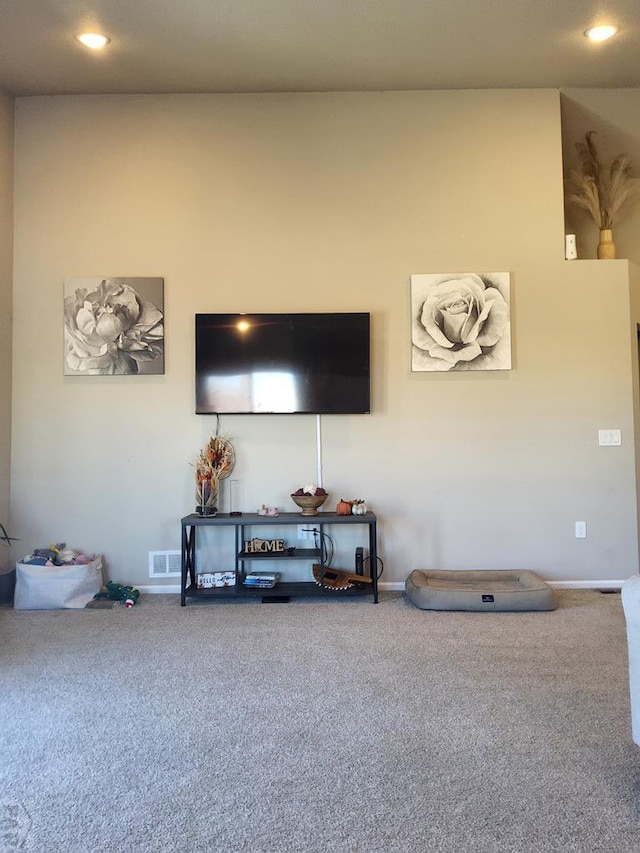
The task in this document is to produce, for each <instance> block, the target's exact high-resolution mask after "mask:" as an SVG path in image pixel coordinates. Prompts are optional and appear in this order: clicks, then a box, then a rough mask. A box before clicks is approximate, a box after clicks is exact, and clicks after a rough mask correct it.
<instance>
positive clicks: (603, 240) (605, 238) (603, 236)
mask: <svg viewBox="0 0 640 853" xmlns="http://www.w3.org/2000/svg"><path fill="white" fill-rule="evenodd" d="M615 256H616V244H615V243H614V242H613V235H612V233H611V229H610V228H603V229H602V230H601V231H600V242H599V243H598V258H600V260H612V259H613V258H615Z"/></svg>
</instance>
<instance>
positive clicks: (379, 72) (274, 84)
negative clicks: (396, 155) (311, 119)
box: [0, 0, 640, 95]
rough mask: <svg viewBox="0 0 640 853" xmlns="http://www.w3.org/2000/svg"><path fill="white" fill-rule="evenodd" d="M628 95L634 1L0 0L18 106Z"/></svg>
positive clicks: (639, 4) (638, 73)
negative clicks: (264, 98)
mask: <svg viewBox="0 0 640 853" xmlns="http://www.w3.org/2000/svg"><path fill="white" fill-rule="evenodd" d="M605 19H606V20H607V21H613V22H614V23H616V24H617V25H618V26H619V27H620V34H619V36H618V37H617V38H615V39H613V40H612V41H610V42H607V43H603V44H593V43H591V42H588V41H587V39H585V38H584V36H583V31H584V29H585V28H586V27H587V26H589V25H592V24H595V23H599V22H602V21H604V20H605ZM95 29H99V30H101V31H103V32H105V33H106V34H108V35H109V36H110V37H111V39H112V42H111V44H110V45H109V46H108V47H107V48H106V49H105V50H104V51H102V52H101V53H95V52H90V51H88V50H87V49H86V48H84V47H82V46H81V45H80V44H79V43H78V42H77V41H75V39H74V35H75V34H76V33H78V32H80V31H83V30H95ZM638 86H640V0H593V1H592V2H591V0H0V89H2V90H4V91H5V92H8V93H12V94H16V95H36V94H79V93H87V94H91V93H146V92H282V91H287V92H301V91H305V92H309V91H332V90H333V91H342V90H363V91H381V90H401V89H478V88H521V87H525V88H539V87H542V88H569V87H616V88H625V87H638Z"/></svg>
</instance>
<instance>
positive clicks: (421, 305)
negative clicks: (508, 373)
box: [411, 272, 511, 371]
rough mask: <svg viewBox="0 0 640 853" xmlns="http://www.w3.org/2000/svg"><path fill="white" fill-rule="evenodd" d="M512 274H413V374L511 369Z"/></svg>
mask: <svg viewBox="0 0 640 853" xmlns="http://www.w3.org/2000/svg"><path fill="white" fill-rule="evenodd" d="M510 284H511V276H510V274H509V273H507V272H493V273H427V274H421V275H412V276H411V369H412V371H461V370H510V369H511V319H510Z"/></svg>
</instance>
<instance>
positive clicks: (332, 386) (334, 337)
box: [196, 313, 370, 415]
mask: <svg viewBox="0 0 640 853" xmlns="http://www.w3.org/2000/svg"><path fill="white" fill-rule="evenodd" d="M369 325H370V324H369V314H368V313H325V314H196V414H199V415H208V414H229V415H231V414H234V415H235V414H247V413H254V414H292V413H294V414H322V415H324V414H368V413H369V411H370V345H369Z"/></svg>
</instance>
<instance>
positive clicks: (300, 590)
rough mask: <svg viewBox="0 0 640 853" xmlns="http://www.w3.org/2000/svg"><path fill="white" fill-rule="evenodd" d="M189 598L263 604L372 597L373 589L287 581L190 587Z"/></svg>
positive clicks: (186, 592) (187, 593)
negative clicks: (267, 584) (265, 584)
mask: <svg viewBox="0 0 640 853" xmlns="http://www.w3.org/2000/svg"><path fill="white" fill-rule="evenodd" d="M185 595H186V597H187V598H222V599H224V598H226V599H234V598H235V599H238V598H260V599H262V601H263V602H265V603H267V602H270V601H272V602H277V601H290V600H291V599H292V598H299V597H302V596H310V595H318V596H323V597H326V598H344V597H345V596H347V597H349V596H361V595H371V588H370V587H366V588H365V587H364V586H351V587H349V588H348V589H325V588H324V587H322V586H318V584H316V583H309V582H308V581H285V582H284V583H278V584H276V585H275V586H272V587H258V586H244V585H242V584H238V585H237V587H235V586H220V587H212V588H211V589H198V588H197V587H194V586H188V587H187V589H186V590H185Z"/></svg>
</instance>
